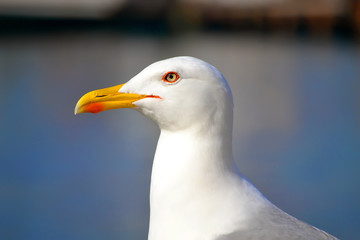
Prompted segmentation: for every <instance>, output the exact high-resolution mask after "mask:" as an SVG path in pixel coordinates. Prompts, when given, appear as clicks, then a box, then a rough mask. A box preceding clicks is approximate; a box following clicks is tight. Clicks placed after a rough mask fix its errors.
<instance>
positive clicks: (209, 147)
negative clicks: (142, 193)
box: [151, 129, 234, 203]
mask: <svg viewBox="0 0 360 240" xmlns="http://www.w3.org/2000/svg"><path fill="white" fill-rule="evenodd" d="M230 130H231V129H230ZM221 132H222V134H219V131H213V130H211V129H209V131H200V132H199V131H194V130H193V129H188V130H182V131H177V132H172V131H165V130H162V131H161V134H160V138H159V142H158V145H157V149H156V153H155V158H154V163H153V169H152V177H151V199H152V200H151V201H152V202H153V203H154V202H160V201H159V200H157V199H164V195H165V196H169V194H170V195H172V193H173V192H176V191H178V190H179V187H180V186H181V189H183V190H184V191H188V190H189V191H191V188H193V187H195V186H196V187H200V188H201V187H202V186H203V185H209V184H212V182H216V181H219V178H220V179H221V178H226V177H227V176H228V175H229V174H231V173H233V171H234V163H233V158H232V135H231V131H223V129H222V131H221ZM224 132H225V133H226V134H224ZM182 194H184V192H182ZM185 194H186V193H185ZM189 194H190V193H189ZM154 198H156V200H154Z"/></svg>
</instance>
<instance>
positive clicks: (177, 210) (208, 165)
mask: <svg viewBox="0 0 360 240" xmlns="http://www.w3.org/2000/svg"><path fill="white" fill-rule="evenodd" d="M117 108H133V109H135V110H137V111H139V112H140V113H142V114H143V115H145V116H146V117H148V118H150V119H151V120H153V121H154V122H155V123H156V124H157V125H158V126H159V128H160V130H161V134H160V137H159V140H158V144H157V148H156V153H155V157H154V162H153V167H152V174H151V186H150V223H149V233H148V240H185V239H186V240H258V239H261V240H295V239H297V240H302V239H311V240H320V239H337V238H336V237H334V236H331V235H330V234H328V233H326V232H324V231H322V230H320V229H318V228H316V227H313V226H311V225H308V224H307V223H304V222H302V221H300V220H298V219H296V218H295V217H292V216H290V215H288V214H287V213H285V212H283V211H282V210H280V209H279V208H278V207H276V206H275V205H273V204H272V203H271V202H270V201H269V200H268V199H266V198H265V197H264V195H262V194H261V193H260V192H259V191H258V190H257V189H256V187H254V186H253V185H252V184H251V183H250V182H249V181H248V180H247V179H246V178H245V177H244V176H243V175H242V174H241V173H240V171H239V170H238V168H237V166H236V165H235V162H234V160H233V154H232V127H233V99H232V93H231V90H230V87H229V85H228V83H227V81H226V79H225V77H224V76H223V75H222V74H221V73H220V72H219V71H218V70H217V69H216V68H215V67H214V66H212V65H210V64H209V63H206V62H204V61H202V60H200V59H197V58H194V57H188V56H182V57H174V58H169V59H165V60H162V61H158V62H155V63H153V64H151V65H149V66H148V67H146V68H145V69H144V70H142V71H141V72H140V73H138V74H137V75H136V76H134V77H133V78H132V79H130V80H129V81H128V82H127V83H125V84H121V85H117V86H114V87H110V88H105V89H100V90H95V91H91V92H89V93H87V94H85V95H84V96H83V97H81V98H80V100H79V101H78V102H77V104H76V107H75V114H78V113H86V112H91V113H98V112H101V111H105V110H110V109H117Z"/></svg>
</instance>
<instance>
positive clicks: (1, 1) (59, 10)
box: [0, 0, 360, 39]
mask: <svg viewBox="0 0 360 240" xmlns="http://www.w3.org/2000/svg"><path fill="white" fill-rule="evenodd" d="M49 21H50V22H51V26H52V27H54V26H55V28H54V29H53V30H55V31H56V30H59V29H61V28H64V26H65V25H66V27H67V28H74V27H75V28H80V29H81V28H82V27H86V26H88V25H89V23H90V25H91V26H92V27H95V28H96V26H98V27H100V28H101V29H103V27H104V26H105V27H109V28H111V29H120V30H132V31H149V32H152V31H153V30H154V29H155V30H158V31H163V32H165V33H172V34H173V33H176V32H178V31H180V32H184V31H192V30H221V31H229V30H230V31H260V32H265V33H272V32H279V31H280V32H290V33H299V34H309V35H311V36H325V37H326V36H329V37H330V36H333V35H334V34H335V35H337V36H345V37H350V38H356V39H359V36H360V1H359V0H346V1H344V0H240V1H235V0H223V1H214V0H172V1H167V0H155V1H145V0H131V1H130V0H104V1H96V0H82V1H79V0H73V1H62V0H51V1H46V0H16V1H14V0H0V26H1V27H2V28H3V31H2V32H7V31H6V30H8V32H17V30H19V31H22V30H23V26H27V27H29V29H28V30H29V31H31V30H34V31H36V30H40V31H41V30H43V29H44V28H46V27H47V26H48V25H49ZM69 23H70V24H69ZM129 25H131V29H129Z"/></svg>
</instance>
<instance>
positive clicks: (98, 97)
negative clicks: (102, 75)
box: [96, 95, 107, 98]
mask: <svg viewBox="0 0 360 240" xmlns="http://www.w3.org/2000/svg"><path fill="white" fill-rule="evenodd" d="M106 96H107V95H97V96H96V97H97V98H99V97H106Z"/></svg>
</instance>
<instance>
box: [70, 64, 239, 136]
mask: <svg viewBox="0 0 360 240" xmlns="http://www.w3.org/2000/svg"><path fill="white" fill-rule="evenodd" d="M232 105H233V103H232V95H231V91H230V88H229V86H228V84H227V82H226V80H225V78H224V77H223V75H222V74H221V73H220V72H219V71H218V70H217V69H216V68H215V67H213V66H212V65H210V64H208V63H206V62H204V61H202V60H200V59H197V58H193V57H174V58H169V59H166V60H162V61H158V62H155V63H153V64H151V65H149V66H148V67H146V68H145V69H144V70H142V71H141V72H140V73H138V74H137V75H136V76H134V77H133V78H132V79H130V80H129V81H128V82H127V83H125V84H121V85H117V86H114V87H110V88H104V89H99V90H95V91H91V92H89V93H87V94H85V95H84V96H83V97H81V98H80V100H79V101H78V103H77V104H76V107H75V114H78V113H85V112H91V113H98V112H101V111H105V110H110V109H117V108H134V109H136V110H138V111H139V112H141V113H143V114H144V115H145V116H147V117H148V118H150V119H152V120H153V121H154V122H155V123H157V124H158V125H159V127H160V128H161V129H166V130H171V131H175V130H181V129H186V128H190V127H194V126H203V128H204V127H206V125H208V124H210V125H211V124H217V123H219V124H220V123H221V121H222V119H223V118H224V117H225V116H227V117H229V118H231V119H232ZM229 114H230V115H231V116H228V115H229ZM207 123H208V124H207Z"/></svg>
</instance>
